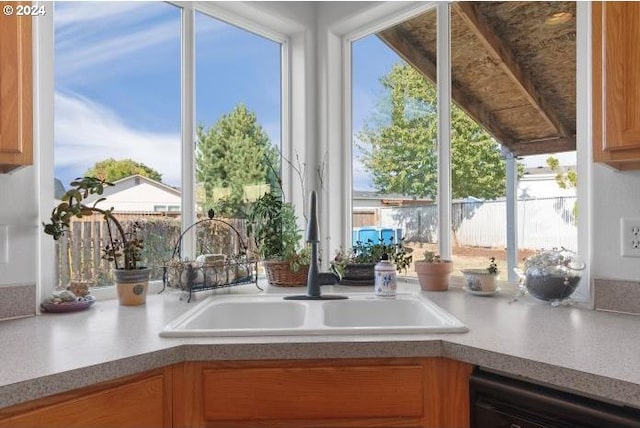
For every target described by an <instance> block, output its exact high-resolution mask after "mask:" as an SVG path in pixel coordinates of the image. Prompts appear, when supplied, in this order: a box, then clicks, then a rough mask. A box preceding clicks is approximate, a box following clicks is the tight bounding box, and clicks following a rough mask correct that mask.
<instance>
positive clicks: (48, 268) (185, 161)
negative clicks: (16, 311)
mask: <svg viewBox="0 0 640 428" xmlns="http://www.w3.org/2000/svg"><path fill="white" fill-rule="evenodd" d="M168 3H170V4H173V5H174V6H176V7H179V8H180V9H181V20H182V25H181V40H180V42H181V46H182V49H181V53H180V55H181V127H182V132H181V153H182V154H181V162H182V189H183V190H182V230H185V229H186V228H188V227H189V226H191V225H192V224H193V223H194V222H195V221H196V202H195V187H194V185H195V142H196V138H195V129H196V123H195V122H196V120H195V96H196V94H195V12H196V11H198V12H202V13H205V14H207V15H210V16H211V17H212V18H215V19H218V20H221V21H224V22H227V23H229V24H231V25H234V26H236V27H238V28H241V29H243V30H246V31H249V32H251V33H254V34H256V35H258V36H261V37H264V38H267V39H270V40H272V41H274V42H276V43H280V45H281V74H280V76H281V82H280V87H281V112H280V113H281V114H280V116H281V145H282V151H283V154H285V155H287V154H289V153H291V151H292V149H291V138H290V134H291V132H292V128H291V120H290V119H289V118H290V115H291V108H290V105H291V89H290V87H291V80H292V78H291V66H290V56H291V52H290V39H291V38H290V36H289V35H287V34H285V33H281V32H276V31H273V30H272V29H271V27H277V26H278V25H275V24H276V23H278V22H279V21H278V19H279V18H277V17H275V16H273V15H271V14H268V13H255V9H254V6H252V5H251V4H248V3H238V4H235V5H223V4H218V3H209V2H168ZM40 4H43V5H45V6H46V8H47V12H48V13H47V14H46V15H44V16H39V17H37V18H35V19H34V25H33V35H34V38H33V39H34V42H33V43H34V55H33V61H34V63H33V70H34V88H35V91H34V94H35V95H34V130H35V132H34V158H35V159H34V165H35V166H36V168H37V171H38V178H37V180H36V181H37V186H38V192H37V194H38V195H40V196H39V200H38V216H39V218H40V219H41V220H43V221H46V220H47V219H48V218H49V215H50V213H51V201H52V199H53V179H54V147H53V145H54V144H53V143H54V120H53V118H54V96H55V75H54V60H55V58H54V54H55V48H54V21H53V14H54V10H53V4H52V3H51V2H38V5H40ZM280 27H281V28H283V29H284V30H285V31H286V30H289V31H292V32H297V31H299V27H297V26H294V27H291V25H290V24H289V23H282V25H280ZM301 126H306V124H302V125H301ZM285 172H286V171H283V173H285ZM286 191H287V188H285V192H286ZM285 194H286V193H285ZM37 241H38V242H37V252H38V265H39V267H40V269H38V271H39V273H38V278H37V281H38V284H39V286H38V287H37V289H38V291H37V293H38V295H37V301H41V300H42V298H43V296H47V295H50V294H51V292H52V291H53V290H54V286H53V284H55V271H54V264H55V246H54V243H53V240H52V239H51V238H50V237H49V236H45V235H44V234H43V233H39V234H38V239H37ZM183 245H184V247H183V253H182V254H184V255H185V256H189V257H193V256H194V254H195V239H194V237H193V235H190V236H185V237H184V239H183ZM93 293H94V295H95V296H96V298H98V299H101V298H114V297H115V287H105V288H101V289H99V290H98V289H96V290H95V291H93Z"/></svg>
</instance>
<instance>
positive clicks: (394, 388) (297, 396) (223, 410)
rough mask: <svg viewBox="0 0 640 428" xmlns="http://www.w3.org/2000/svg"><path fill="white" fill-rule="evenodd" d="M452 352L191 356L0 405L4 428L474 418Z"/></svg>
mask: <svg viewBox="0 0 640 428" xmlns="http://www.w3.org/2000/svg"><path fill="white" fill-rule="evenodd" d="M471 371H472V366H470V365H468V364H465V363H460V362H456V361H453V360H449V359H445V358H398V359H357V360H356V359H332V360H277V361H234V362H186V363H182V364H176V365H174V366H169V367H166V368H163V369H158V370H153V371H150V372H147V373H143V374H139V375H135V376H129V377H126V378H122V379H118V380H114V381H110V382H106V383H102V384H99V385H96V386H92V387H87V388H83V389H79V390H75V391H70V392H66V393H62V394H58V395H55V396H51V397H46V398H43V399H40V400H35V401H33V402H29V403H24V404H20V405H17V406H13V407H9V408H4V409H0V428H4V427H11V428H25V427H37V428H47V427H65V428H76V427H77V428H80V427H91V428H102V427H105V428H106V427H109V428H117V427H136V428H145V427H172V426H173V427H176V428H182V427H225V428H233V427H266V426H268V427H365V426H375V427H429V428H454V427H455V428H467V427H468V426H469V393H468V390H469V389H468V383H469V377H470V375H471Z"/></svg>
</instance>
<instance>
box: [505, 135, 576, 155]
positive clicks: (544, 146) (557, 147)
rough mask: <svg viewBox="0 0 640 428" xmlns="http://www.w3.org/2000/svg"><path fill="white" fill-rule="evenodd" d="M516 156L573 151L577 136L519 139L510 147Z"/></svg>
mask: <svg viewBox="0 0 640 428" xmlns="http://www.w3.org/2000/svg"><path fill="white" fill-rule="evenodd" d="M509 149H510V150H511V153H513V154H514V155H515V156H531V155H539V154H545V153H561V152H572V151H574V150H575V149H576V137H575V135H572V136H570V137H559V138H553V139H549V140H537V141H519V142H517V143H513V144H512V145H511V147H509Z"/></svg>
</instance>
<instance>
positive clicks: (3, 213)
mask: <svg viewBox="0 0 640 428" xmlns="http://www.w3.org/2000/svg"><path fill="white" fill-rule="evenodd" d="M37 197H38V194H37V191H36V186H35V168H34V167H32V166H29V167H23V168H21V169H19V170H18V171H16V172H14V173H12V174H7V175H0V225H7V226H8V240H9V241H8V242H9V246H8V247H9V251H8V263H2V260H0V285H6V284H22V283H30V284H34V283H35V282H36V269H34V267H35V266H37V259H36V255H37V252H36V245H37V244H36V234H37V233H38V232H40V227H39V226H40V222H39V221H38V204H37V202H36V199H37Z"/></svg>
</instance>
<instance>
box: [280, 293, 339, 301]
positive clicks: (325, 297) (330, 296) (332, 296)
mask: <svg viewBox="0 0 640 428" xmlns="http://www.w3.org/2000/svg"><path fill="white" fill-rule="evenodd" d="M343 299H348V297H347V296H338V295H335V294H323V295H322V296H309V295H306V294H301V295H295V296H286V297H285V298H284V300H343Z"/></svg>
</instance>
